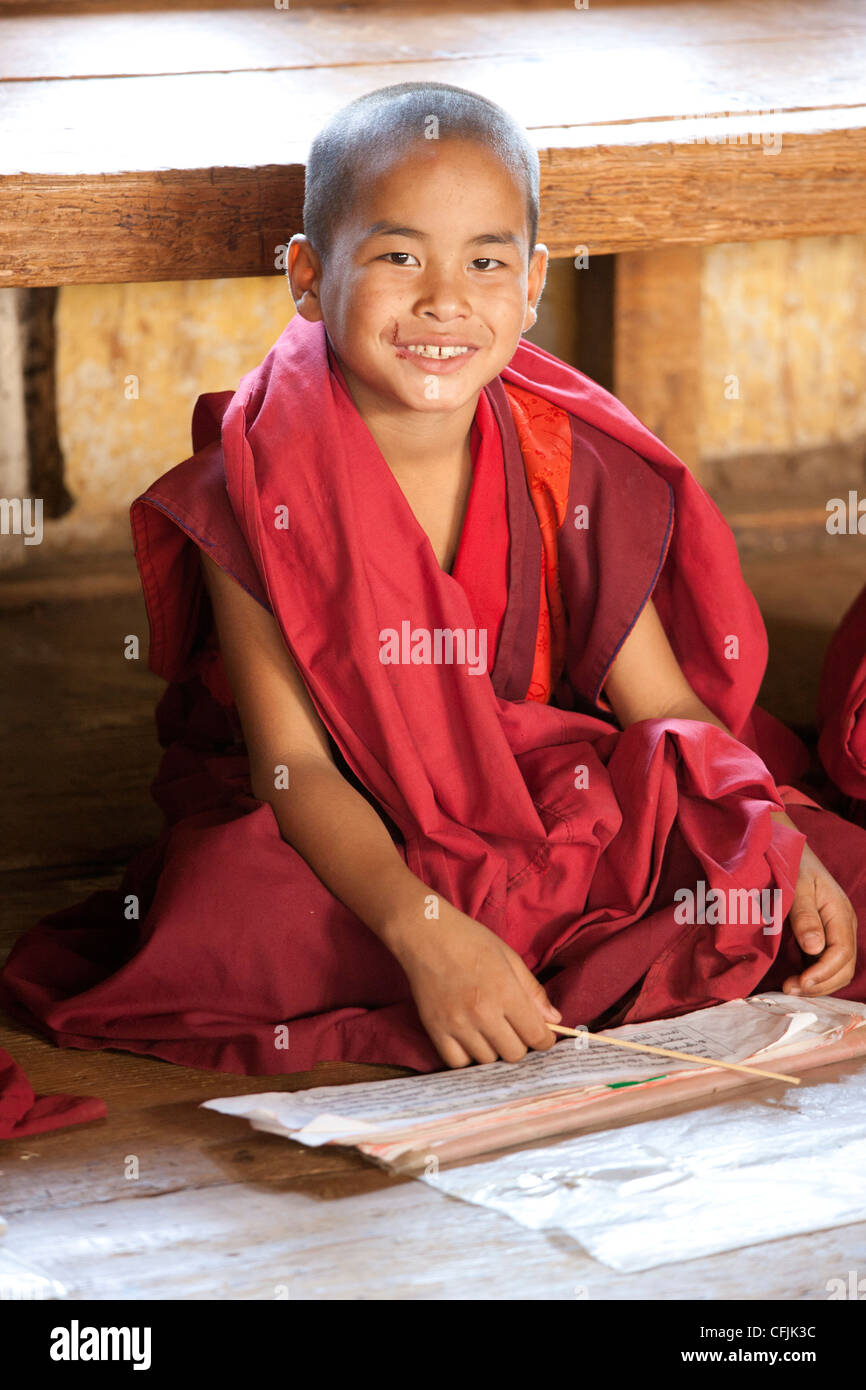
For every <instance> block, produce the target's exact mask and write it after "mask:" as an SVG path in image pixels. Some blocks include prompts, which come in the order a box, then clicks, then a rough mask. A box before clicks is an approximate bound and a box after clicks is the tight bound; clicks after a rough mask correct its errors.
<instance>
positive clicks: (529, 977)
mask: <svg viewBox="0 0 866 1390" xmlns="http://www.w3.org/2000/svg"><path fill="white" fill-rule="evenodd" d="M508 960H509V964H510V965H511V969H512V970H513V972H514V974H515V976H516V978H517V982H518V984H519V985H520V986H521V988H522V989H523V990H525V992H526V993H527V994H528V995H529V998H530V999H531V1000H532V1001H533V1003H534V1004H535V1006H536V1008H537V1009H538V1011H539V1013H540V1014H541V1015H542V1017H545V1018H548V1019H549V1020H550V1022H551V1023H561V1022H562V1014H561V1013H560V1012H559V1009H558V1008H557V1007H556V1005H555V1004H551V1002H550V1000H549V999H548V997H547V991H546V989H545V988H544V985H543V984H542V983H541V981H540V980H536V978H535V976H534V975H533V973H532V971H531V970H530V969H529V967H528V966H527V965H526V964H525V963H524V962H523V961H522V960H521V958H520V956H519V955H518V954H517V952H516V951H512V952H511V953H510V955H509V957H508Z"/></svg>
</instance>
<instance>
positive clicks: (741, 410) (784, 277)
mask: <svg viewBox="0 0 866 1390" xmlns="http://www.w3.org/2000/svg"><path fill="white" fill-rule="evenodd" d="M701 309H702V320H703V346H702V353H701V362H702V375H703V393H702V423H701V454H702V456H703V457H704V458H708V457H718V458H728V457H732V456H737V455H740V454H749V453H759V452H770V451H775V450H796V449H805V448H810V447H812V446H814V445H818V444H829V443H835V442H844V441H848V440H852V439H856V438H857V437H859V436H860V435H863V434H866V237H863V236H832V237H808V238H805V237H803V238H795V239H793V240H790V241H764V242H754V243H750V244H748V245H736V246H730V245H729V246H711V247H708V248H707V250H706V251H705V252H704V267H703V277H702V306H701ZM731 374H733V375H736V376H737V377H738V379H739V400H736V399H727V398H726V396H725V378H726V377H728V376H729V375H731Z"/></svg>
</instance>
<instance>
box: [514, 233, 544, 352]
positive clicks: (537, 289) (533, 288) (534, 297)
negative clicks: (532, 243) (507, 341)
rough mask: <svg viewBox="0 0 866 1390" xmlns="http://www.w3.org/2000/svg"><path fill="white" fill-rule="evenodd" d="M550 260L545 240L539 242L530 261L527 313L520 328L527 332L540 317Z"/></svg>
mask: <svg viewBox="0 0 866 1390" xmlns="http://www.w3.org/2000/svg"><path fill="white" fill-rule="evenodd" d="M548 260H549V256H548V251H547V247H546V246H545V245H544V244H543V242H539V243H538V244H537V246H536V248H535V250H534V251H533V253H532V258H531V260H530V262H529V276H528V279H527V286H526V300H527V302H526V314H525V317H524V320H523V328H522V329H521V330H520V331H521V332H522V333H525V332H526V331H527V329H529V328H532V326H533V324H534V323H535V322H536V320H537V319H538V314H537V312H536V308H537V305H538V301H539V300H540V298H541V294H542V291H543V289H544V285H545V281H546V280H547V263H548Z"/></svg>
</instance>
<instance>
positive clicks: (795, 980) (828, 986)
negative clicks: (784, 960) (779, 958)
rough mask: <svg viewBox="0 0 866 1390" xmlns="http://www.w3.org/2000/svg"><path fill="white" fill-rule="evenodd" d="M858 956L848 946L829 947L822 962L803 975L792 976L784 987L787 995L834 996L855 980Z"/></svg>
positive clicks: (805, 971)
mask: <svg viewBox="0 0 866 1390" xmlns="http://www.w3.org/2000/svg"><path fill="white" fill-rule="evenodd" d="M856 961H857V954H856V951H855V950H850V949H848V947H847V946H829V947H828V948H827V950H826V951H825V952H824V954H823V956H822V957H821V959H820V961H819V962H818V963H817V964H816V965H813V966H810V967H809V969H808V970H804V971H803V973H802V974H801V975H791V976H789V978H788V979H787V980H786V981H785V983H784V985H783V986H782V990H783V992H784V993H785V994H832V993H833V991H834V989H843V988H844V986H845V985H847V984H850V983H851V981H852V979H853V978H854V969H855V966H856Z"/></svg>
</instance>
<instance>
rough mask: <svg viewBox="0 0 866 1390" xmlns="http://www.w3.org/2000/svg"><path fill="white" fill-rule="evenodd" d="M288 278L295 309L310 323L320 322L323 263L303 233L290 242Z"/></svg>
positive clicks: (287, 261)
mask: <svg viewBox="0 0 866 1390" xmlns="http://www.w3.org/2000/svg"><path fill="white" fill-rule="evenodd" d="M286 278H287V280H288V282H289V288H290V289H291V292H292V299H293V300H294V301H295V308H296V309H297V311H298V313H299V314H300V315H301V317H302V318H305V319H309V321H310V323H318V322H320V321H321V318H322V306H321V302H320V300H319V285H320V283H321V279H322V261H321V257H320V256H319V253H318V251H316V250H315V248H314V246H313V244H312V242H311V241H310V240H309V239H308V238H307V237H305V236H304V234H303V232H295V235H294V236H293V237H292V239H291V241H290V242H289V246H288V254H287V256H286Z"/></svg>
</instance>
